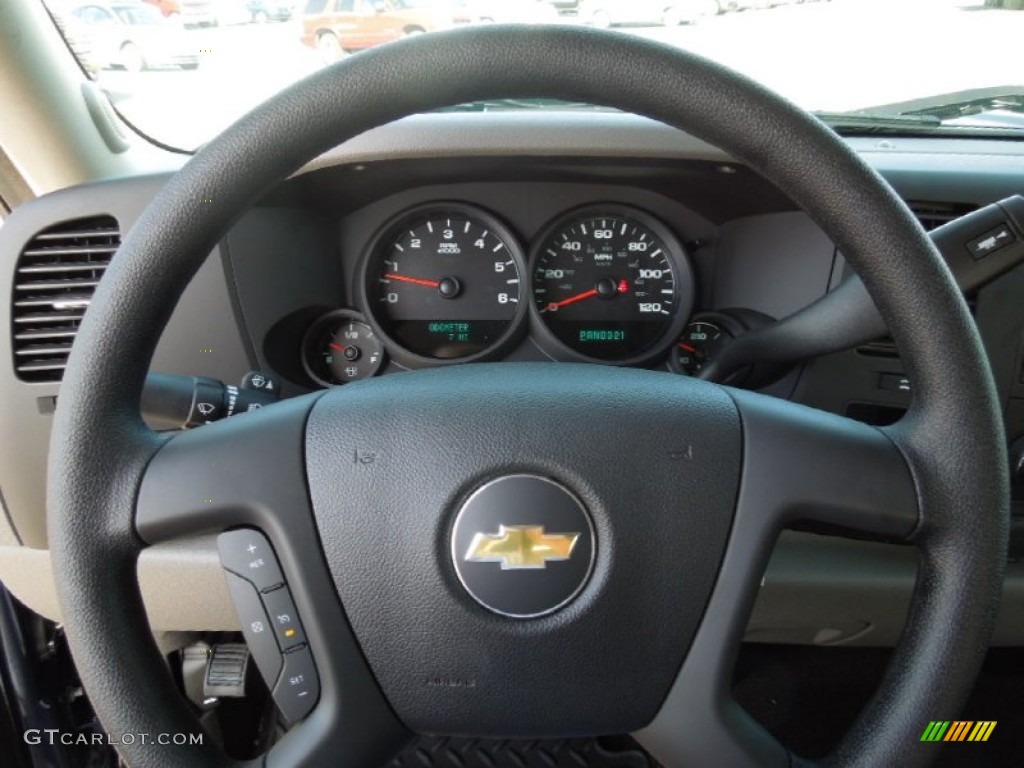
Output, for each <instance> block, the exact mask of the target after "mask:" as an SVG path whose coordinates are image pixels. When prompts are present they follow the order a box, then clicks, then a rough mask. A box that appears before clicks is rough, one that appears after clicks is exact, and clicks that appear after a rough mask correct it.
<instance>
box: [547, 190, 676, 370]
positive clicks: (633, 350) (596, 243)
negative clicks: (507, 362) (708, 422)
mask: <svg viewBox="0 0 1024 768" xmlns="http://www.w3.org/2000/svg"><path fill="white" fill-rule="evenodd" d="M531 277H532V286H531V288H532V297H533V304H534V309H535V311H536V315H537V317H538V318H539V320H540V325H541V329H542V331H543V333H544V335H545V336H547V337H548V338H549V340H551V341H553V342H554V344H555V346H556V347H558V349H557V350H556V351H559V352H563V353H564V352H567V353H568V355H567V356H568V357H571V358H573V359H578V360H597V361H604V362H615V363H619V364H630V365H635V364H641V363H645V362H650V361H651V360H653V359H654V358H656V357H658V356H659V355H662V354H664V352H665V351H666V350H667V349H668V346H669V345H670V344H671V343H672V342H673V341H674V340H675V338H676V337H677V336H678V335H679V332H680V331H681V330H682V328H683V325H684V324H685V322H686V319H687V318H688V317H689V314H690V310H691V308H692V306H693V275H692V271H691V269H690V265H689V261H688V260H687V258H686V254H685V253H684V251H683V247H682V245H681V244H680V243H679V241H678V240H677V239H676V237H675V236H674V235H673V234H672V233H671V232H670V231H669V229H668V228H667V227H666V226H665V225H663V224H662V223H661V222H659V221H658V220H657V219H655V218H654V217H652V216H650V215H648V214H646V213H644V212H643V211H639V210H636V209H634V208H627V207H625V206H613V205H603V206H597V207H588V208H585V209H581V210H576V211H573V212H571V213H570V214H569V215H567V216H565V217H563V218H561V219H559V220H558V221H556V222H555V223H554V224H552V225H551V226H550V227H548V229H547V230H546V231H545V232H544V233H543V234H542V236H541V237H540V238H539V239H538V241H537V244H536V247H535V249H534V252H533V257H532V260H531Z"/></svg>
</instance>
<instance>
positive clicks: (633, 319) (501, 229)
mask: <svg viewBox="0 0 1024 768" xmlns="http://www.w3.org/2000/svg"><path fill="white" fill-rule="evenodd" d="M694 293H695V291H694V273H693V268H692V266H691V264H690V259H689V256H688V255H687V253H686V250H685V248H684V247H683V245H682V243H681V242H680V240H679V238H678V237H677V236H676V235H675V234H674V233H673V232H672V230H671V229H670V228H669V227H668V226H666V225H665V223H664V222H662V221H660V220H659V219H657V218H656V217H654V216H652V215H651V214H649V213H647V212H645V211H643V210H640V209H638V208H635V207H632V206H626V205H620V204H615V203H609V204H597V205H587V206H584V207H581V208H576V209H574V210H571V211H568V212H566V213H564V214H562V215H559V216H558V217H556V218H555V219H554V220H553V221H551V222H549V223H548V225H547V226H545V227H543V228H542V229H541V230H540V232H539V234H538V235H537V236H536V237H535V238H534V239H533V241H532V242H531V243H529V244H528V245H525V246H524V244H523V243H521V242H520V241H519V239H518V238H517V237H516V236H515V234H514V233H513V232H512V230H511V229H510V228H509V227H508V226H506V225H505V224H504V223H503V222H502V221H501V220H500V219H499V218H498V217H496V216H495V215H493V214H492V213H490V212H488V211H486V210H484V209H482V208H479V207H477V206H474V205H469V204H466V203H461V202H437V203H430V204H427V205H419V206H416V207H414V208H411V209H408V210H406V211H404V212H402V213H400V214H398V215H397V216H395V217H394V218H392V219H391V220H390V221H389V222H388V223H386V224H385V225H384V226H383V227H381V228H380V229H379V230H378V231H377V233H376V234H375V235H374V236H373V237H372V238H371V240H370V242H369V243H368V244H367V246H366V249H365V252H364V253H363V254H362V257H361V260H360V264H359V267H358V270H357V285H356V290H355V299H356V302H357V305H358V308H359V310H360V312H361V314H360V313H355V312H351V311H347V310H341V311H338V312H334V313H331V314H330V315H327V316H325V317H323V318H321V319H320V320H319V321H317V322H316V323H314V325H313V326H312V327H311V328H310V329H309V332H308V333H307V334H306V339H305V341H304V343H303V359H304V364H305V367H306V371H307V373H308V374H309V375H310V376H311V378H312V379H313V380H314V381H316V382H317V383H318V384H321V385H332V384H338V383H345V382H347V381H352V380H356V379H360V378H366V377H368V376H372V375H374V374H376V373H377V372H378V371H379V370H380V369H381V366H382V364H383V361H384V357H385V355H387V356H388V357H390V358H391V359H392V360H394V361H395V362H396V363H398V364H399V365H402V366H404V367H406V368H423V367H429V366H439V365H447V364H453V363H467V362H477V361H484V360H495V359H500V358H502V357H504V356H505V355H507V354H509V352H511V350H512V349H514V348H515V346H516V345H518V344H519V343H520V342H521V341H522V340H523V339H524V338H525V337H526V336H527V334H530V335H531V336H532V338H533V339H534V340H535V341H536V342H537V344H538V345H539V346H540V347H541V349H543V351H544V352H545V353H546V354H547V355H549V356H550V357H551V358H552V359H554V360H560V361H576V362H594V363H604V364H611V365H647V364H652V363H655V362H658V361H661V360H665V359H666V358H669V357H673V356H674V355H675V347H676V346H677V345H678V344H680V343H684V337H685V334H684V329H685V327H686V324H687V321H688V319H689V318H690V314H691V312H692V309H693V304H694ZM685 343H687V344H689V343H690V342H689V341H685ZM670 352H671V353H672V354H671V355H670Z"/></svg>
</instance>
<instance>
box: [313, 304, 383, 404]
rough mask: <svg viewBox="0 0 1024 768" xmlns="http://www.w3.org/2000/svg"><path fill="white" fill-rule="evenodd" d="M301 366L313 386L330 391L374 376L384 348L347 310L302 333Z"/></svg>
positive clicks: (317, 322)
mask: <svg viewBox="0 0 1024 768" xmlns="http://www.w3.org/2000/svg"><path fill="white" fill-rule="evenodd" d="M302 346H303V353H302V364H303V366H304V367H305V369H306V373H308V374H309V376H310V378H312V379H313V381H315V382H316V383H317V384H321V385H322V386H325V387H333V386H335V385H336V384H346V383H348V382H350V381H358V380H359V379H368V378H370V377H371V376H375V375H376V374H377V372H378V371H379V370H380V369H381V366H382V365H383V363H384V347H383V345H382V344H381V342H380V339H378V338H377V337H376V335H374V333H373V329H372V328H370V326H369V325H367V324H366V323H364V322H363V320H362V317H361V316H360V315H359V314H357V313H355V312H351V311H349V310H344V309H342V310H338V311H337V312H331V313H330V314H329V315H324V316H323V317H321V318H320V319H319V320H317V321H316V322H315V323H313V325H312V326H310V328H309V330H308V331H307V332H306V338H305V341H304V342H303V345H302Z"/></svg>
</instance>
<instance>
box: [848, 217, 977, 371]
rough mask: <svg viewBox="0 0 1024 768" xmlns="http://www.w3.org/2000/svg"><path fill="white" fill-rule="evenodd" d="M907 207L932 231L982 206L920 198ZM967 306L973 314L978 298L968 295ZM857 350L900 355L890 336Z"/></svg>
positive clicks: (865, 353)
mask: <svg viewBox="0 0 1024 768" xmlns="http://www.w3.org/2000/svg"><path fill="white" fill-rule="evenodd" d="M906 202H907V207H908V208H910V210H911V212H912V213H913V214H914V216H915V217H917V220H918V221H919V222H921V226H922V227H924V228H925V230H926V231H928V232H931V231H932V230H933V229H937V228H938V227H941V226H942V225H943V224H947V223H948V222H950V221H953V219H959V218H960V217H961V216H964V215H966V214H968V213H971V212H972V211H976V210H978V208H979V207H980V206H977V205H972V204H971V203H935V202H931V201H928V202H923V201H919V200H907V201H906ZM966 298H967V306H968V307H969V308H970V310H971V314H972V315H973V314H974V311H975V307H976V304H977V300H976V298H975V297H974V296H967V297H966ZM857 351H858V352H859V353H860V354H862V355H865V356H867V357H888V358H894V359H895V358H898V357H899V356H900V352H899V349H898V348H897V347H896V342H895V341H893V340H892V339H891V338H890V337H885V338H883V339H877V340H876V341H873V342H870V343H869V344H864V345H862V346H860V347H858V348H857Z"/></svg>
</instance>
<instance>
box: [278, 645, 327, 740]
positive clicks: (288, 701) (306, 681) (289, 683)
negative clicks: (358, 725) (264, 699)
mask: <svg viewBox="0 0 1024 768" xmlns="http://www.w3.org/2000/svg"><path fill="white" fill-rule="evenodd" d="M273 695H274V701H275V703H276V704H277V708H278V709H279V710H280V711H281V715H282V717H284V719H285V720H286V721H288V724H289V725H291V724H292V723H296V722H298V721H299V720H301V719H302V718H304V717H305V716H306V715H308V714H309V713H310V711H311V710H312V709H313V706H314V705H315V704H316V701H317V699H318V698H320V679H319V678H318V677H317V674H316V666H315V665H314V664H313V654H312V653H310V651H309V647H308V646H307V647H303V648H298V649H296V650H294V651H289V652H288V653H286V654H285V655H284V669H282V670H281V677H280V678H279V679H278V681H277V685H275V686H274V694H273Z"/></svg>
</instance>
